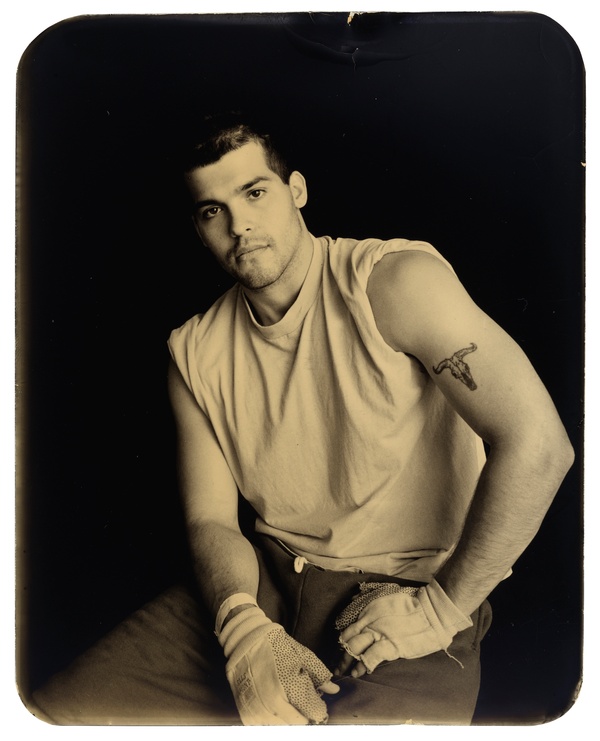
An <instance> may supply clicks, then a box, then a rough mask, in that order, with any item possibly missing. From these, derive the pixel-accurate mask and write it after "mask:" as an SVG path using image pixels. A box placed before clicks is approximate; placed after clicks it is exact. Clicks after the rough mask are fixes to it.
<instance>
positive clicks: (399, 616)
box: [336, 579, 473, 673]
mask: <svg viewBox="0 0 600 741" xmlns="http://www.w3.org/2000/svg"><path fill="white" fill-rule="evenodd" d="M360 586H361V591H360V594H358V595H357V596H356V597H355V598H354V599H353V600H352V602H351V603H350V604H349V605H348V606H347V607H346V608H345V609H344V610H343V611H342V612H341V614H340V615H339V617H338V618H337V620H336V628H337V629H338V630H340V631H341V633H340V643H341V644H342V646H343V647H344V648H345V650H346V651H347V652H348V653H349V654H350V655H351V656H353V657H354V658H356V659H358V660H360V661H362V663H363V664H364V666H365V668H366V670H367V672H368V673H371V672H373V670H374V669H375V668H376V667H377V666H379V664H381V663H382V662H383V661H393V660H395V659H416V658H420V657H421V656H427V655H429V654H432V653H435V652H436V651H446V653H447V649H448V646H449V645H450V644H451V643H452V639H453V638H454V636H455V635H456V634H457V633H458V632H459V631H461V630H465V629H466V628H469V627H470V626H472V625H473V621H472V620H471V618H470V617H467V616H466V615H463V614H462V612H460V610H459V609H458V608H457V607H456V606H455V605H454V603H453V602H452V601H451V600H450V599H449V597H448V596H447V595H446V593H445V592H444V590H443V589H442V588H441V586H440V585H439V584H438V583H437V582H436V581H435V579H434V580H433V581H432V582H431V583H430V584H427V585H426V586H422V587H418V588H417V587H402V586H399V585H397V584H380V583H373V584H361V585H360ZM459 663H460V662H459Z"/></svg>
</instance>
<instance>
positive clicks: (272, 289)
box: [243, 229, 313, 327]
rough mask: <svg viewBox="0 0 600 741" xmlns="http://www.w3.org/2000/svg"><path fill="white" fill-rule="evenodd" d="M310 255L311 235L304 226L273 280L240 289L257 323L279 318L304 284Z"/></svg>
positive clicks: (311, 252) (274, 322) (268, 322)
mask: <svg viewBox="0 0 600 741" xmlns="http://www.w3.org/2000/svg"><path fill="white" fill-rule="evenodd" d="M312 255H313V241H312V237H311V235H310V234H309V232H308V230H306V229H304V230H303V232H302V237H301V240H300V242H299V245H298V249H297V250H296V252H295V253H294V256H293V258H292V259H291V260H290V263H289V264H288V266H287V267H286V269H285V270H284V272H283V273H282V275H281V276H280V278H279V279H278V280H277V281H275V282H274V283H272V284H271V285H270V286H266V287H265V288H261V289H259V290H252V289H249V288H244V289H243V290H244V293H245V295H246V298H247V299H248V301H249V302H250V306H251V307H252V311H253V313H254V316H255V318H256V321H257V322H258V323H259V324H262V325H263V326H264V327H267V326H269V325H271V324H276V323H277V322H279V321H281V319H283V317H284V316H285V314H286V313H287V311H288V309H289V308H290V307H291V306H292V304H293V303H294V301H295V300H296V299H297V298H298V294H299V293H300V291H301V289H302V286H303V285H304V281H305V279H306V274H307V273H308V268H309V267H310V262H311V260H312Z"/></svg>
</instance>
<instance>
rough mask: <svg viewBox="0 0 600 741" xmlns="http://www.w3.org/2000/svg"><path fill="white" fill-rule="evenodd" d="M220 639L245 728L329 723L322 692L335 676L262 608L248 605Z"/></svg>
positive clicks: (228, 677)
mask: <svg viewBox="0 0 600 741" xmlns="http://www.w3.org/2000/svg"><path fill="white" fill-rule="evenodd" d="M237 604H238V605H239V604H243V602H238V603H237ZM224 617H225V616H222V620H223V619H224ZM222 620H221V622H222ZM218 639H219V643H220V644H221V646H222V647H223V650H224V652H225V656H226V657H227V664H226V668H225V673H226V675H227V679H228V681H229V684H230V686H231V689H232V692H233V696H234V699H235V703H236V706H237V709H238V712H239V714H240V718H241V720H242V723H243V724H244V725H306V724H308V723H314V724H318V723H326V722H327V718H328V715H327V706H326V705H325V702H324V701H323V700H322V699H321V694H320V692H319V690H318V688H319V687H320V686H321V685H323V684H324V683H325V682H327V681H328V680H330V679H331V677H332V674H331V672H330V671H329V670H328V669H327V667H326V666H325V665H324V664H323V663H322V662H321V661H320V659H318V658H317V656H316V655H315V654H314V653H313V652H312V651H310V650H309V649H308V648H306V647H305V646H303V645H302V644H300V643H298V642H297V641H295V640H294V639H293V638H292V637H291V636H289V635H288V634H287V633H286V632H285V630H284V629H283V627H282V626H281V625H278V624H277V623H274V622H272V621H271V620H269V618H267V616H266V615H265V613H264V612H263V611H262V610H261V609H260V608H259V607H258V606H249V607H246V608H245V609H244V610H242V611H241V612H239V613H238V614H237V615H235V616H234V617H232V618H231V619H230V620H228V621H227V622H226V623H225V625H224V627H223V628H222V630H221V631H220V633H219V634H218Z"/></svg>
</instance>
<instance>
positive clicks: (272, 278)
mask: <svg viewBox="0 0 600 741" xmlns="http://www.w3.org/2000/svg"><path fill="white" fill-rule="evenodd" d="M184 170H185V179H186V183H187V186H188V189H189V193H190V195H191V198H192V203H193V220H194V224H195V227H196V230H197V233H198V235H199V237H200V240H201V241H202V243H203V244H204V245H205V247H206V248H208V250H210V252H212V254H213V255H214V256H215V257H216V259H217V260H218V262H219V263H220V264H221V266H222V267H223V268H224V269H225V270H226V271H227V272H228V273H230V274H231V275H232V276H233V277H234V278H235V279H236V281H237V282H236V284H235V285H234V286H233V287H232V288H231V289H230V290H228V291H227V292H226V293H225V294H224V295H223V296H222V297H221V298H220V299H219V300H218V301H216V303H215V304H214V305H213V306H212V307H211V308H210V309H209V310H208V311H207V312H206V313H205V314H203V315H198V316H194V317H192V318H191V319H190V320H189V321H187V322H186V323H185V324H184V325H183V326H182V327H180V328H179V329H176V330H175V331H173V333H172V334H171V337H170V339H169V349H170V353H171V356H172V364H171V368H170V372H169V392H170V398H171V400H172V406H173V410H174V414H175V418H176V422H177V429H178V440H179V467H180V482H181V491H182V495H183V501H184V507H185V515H186V519H187V522H188V525H189V536H190V544H191V551H192V556H193V559H194V569H195V574H196V576H197V585H196V586H197V588H198V594H196V593H195V592H194V590H193V589H189V588H183V587H177V588H174V589H172V590H170V591H169V592H168V593H166V594H164V595H162V596H161V597H159V598H157V599H156V600H155V601H154V602H153V603H151V604H150V605H147V606H146V607H145V608H143V609H142V610H140V611H139V612H138V613H136V614H135V615H134V616H132V617H131V618H130V619H129V620H127V621H126V622H125V623H124V624H123V625H121V626H119V627H118V628H117V629H115V631H113V632H112V633H111V634H109V635H108V636H107V637H106V638H105V639H103V640H102V641H101V642H100V643H99V644H98V645H97V646H95V647H94V648H93V649H91V650H90V651H89V652H88V653H87V654H86V655H84V656H83V657H81V658H80V659H78V660H77V662H76V663H75V665H73V666H72V667H70V668H69V669H68V670H67V671H66V672H64V673H63V674H61V675H59V676H57V677H55V678H53V679H52V680H51V681H50V683H49V684H48V685H47V686H46V687H44V688H43V689H42V690H40V691H39V692H38V693H37V695H36V697H35V701H36V703H37V706H38V708H39V710H38V712H39V713H40V715H42V716H43V717H45V718H46V719H48V720H50V721H52V722H55V723H71V724H73V723H122V724H124V723H131V724H134V723H135V724H140V723H154V724H155V723H163V722H164V723H187V724H196V723H197V724H235V723H238V724H239V723H240V722H241V723H243V724H246V725H252V724H265V725H267V724H290V725H291V724H308V723H326V722H329V723H331V724H333V723H342V724H343V723H346V724H348V723H407V722H413V723H445V724H449V723H453V724H469V723H470V722H471V719H472V716H473V711H474V708H475V703H476V700H477V694H478V691H479V643H480V640H481V638H482V637H483V635H484V634H485V632H486V630H487V629H488V627H489V623H490V619H491V615H490V607H489V603H488V602H487V597H488V595H489V594H490V593H491V592H492V590H493V589H494V588H495V587H496V585H497V584H498V583H499V582H500V581H501V580H503V579H504V578H505V577H507V576H508V575H509V574H510V572H511V568H512V566H513V564H514V563H515V561H516V560H517V559H518V558H519V556H520V555H521V553H522V552H523V551H524V549H525V548H526V547H527V546H528V544H529V543H530V541H531V540H532V538H533V537H534V535H535V534H536V532H537V530H538V528H539V526H540V523H541V522H542V519H543V517H544V515H545V513H546V511H547V509H548V507H549V505H550V503H551V502H552V499H553V497H554V495H555V493H556V491H557V489H558V487H559V486H560V484H561V482H562V480H563V477H564V476H565V474H566V472H567V471H568V469H569V468H570V466H571V465H572V462H573V451H572V447H571V445H570V443H569V440H568V438H567V435H566V432H565V430H564V428H563V425H562V424H561V421H560V420H559V418H558V415H557V412H556V410H555V407H554V405H553V403H552V401H551V399H550V398H549V396H548V393H547V392H546V390H545V388H544V386H543V385H542V383H541V381H540V379H539V378H538V376H537V375H536V373H535V371H534V370H533V368H532V366H531V364H530V363H529V361H528V360H527V358H526V357H525V355H524V354H523V352H522V351H521V350H520V348H519V347H518V346H517V345H516V344H515V342H514V341H513V340H512V339H511V338H510V337H508V336H507V335H506V333H505V332H504V331H503V330H502V329H501V328H500V327H498V326H497V325H496V324H495V323H494V321H493V320H492V319H490V318H489V317H488V316H487V315H486V314H484V313H483V312H482V311H481V310H480V309H479V308H478V307H477V306H476V305H475V304H474V303H473V301H472V300H471V299H470V297H469V296H468V294H467V293H466V292H465V289H464V288H463V286H462V285H461V283H460V282H459V280H458V278H457V276H456V275H455V273H454V271H453V269H452V267H451V266H450V265H449V264H448V262H447V261H446V260H445V259H444V258H443V257H442V256H441V255H440V254H439V253H438V252H437V251H436V249H434V247H432V246H431V245H430V244H427V243H425V242H420V241H410V240H407V239H391V240H381V239H363V240H356V239H347V238H343V239H342V238H339V239H332V238H330V237H315V236H313V235H312V234H311V233H310V232H309V231H308V229H307V226H306V224H305V222H304V220H303V217H302V215H301V209H302V207H303V206H304V205H305V204H306V202H307V186H306V182H305V179H304V177H303V176H302V175H301V173H300V172H298V171H296V170H294V171H290V168H289V166H288V165H287V163H286V161H285V160H284V158H283V157H282V155H281V153H280V152H278V151H277V150H276V149H275V148H274V146H273V142H272V140H271V138H270V137H269V136H268V135H266V134H263V133H261V132H260V131H258V130H255V129H254V128H251V127H250V126H249V125H247V124H246V123H244V122H243V121H234V120H232V121H231V122H229V123H228V124H227V125H221V126H217V125H216V124H215V125H214V127H213V129H212V130H210V131H209V132H208V134H207V135H206V136H205V137H204V138H203V139H202V141H200V142H199V143H198V144H197V146H195V147H194V148H193V150H192V151H191V153H190V156H189V159H188V160H187V162H186V164H185V168H184ZM483 441H485V442H486V443H487V446H488V454H487V456H486V455H485V453H484V444H483ZM240 497H241V498H243V500H246V502H248V503H249V504H250V505H251V507H252V511H253V512H255V513H256V518H255V525H254V527H253V528H251V529H250V531H249V532H246V530H245V529H244V528H243V527H240V524H239V522H240V518H239V511H238V507H239V503H240V501H241V499H240Z"/></svg>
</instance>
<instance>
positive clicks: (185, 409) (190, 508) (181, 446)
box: [168, 362, 238, 529]
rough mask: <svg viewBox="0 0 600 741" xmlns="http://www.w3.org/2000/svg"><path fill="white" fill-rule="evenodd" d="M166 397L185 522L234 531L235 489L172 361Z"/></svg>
mask: <svg viewBox="0 0 600 741" xmlns="http://www.w3.org/2000/svg"><path fill="white" fill-rule="evenodd" d="M168 384H169V397H170V400H171V405H172V408H173V413H174V416H175V422H176V426H177V449H178V465H179V480H180V489H181V493H182V497H183V503H184V509H185V514H186V517H187V520H188V522H189V523H190V524H191V523H198V522H207V521H211V522H216V523H219V524H222V525H225V526H227V527H231V528H234V529H237V528H238V520H237V512H238V490H237V486H236V483H235V480H234V478H233V476H232V474H231V471H230V469H229V466H228V465H227V462H226V460H225V457H224V455H223V452H222V450H221V447H220V445H219V443H218V440H217V438H216V435H215V433H214V430H213V428H212V425H211V423H210V421H209V420H208V418H207V417H206V415H205V414H204V412H203V411H202V410H201V409H200V407H199V406H198V404H197V402H196V400H195V399H194V397H193V395H192V393H191V392H190V390H189V389H188V387H187V386H186V384H185V382H184V380H183V378H182V376H181V374H180V372H179V370H178V369H177V367H176V366H175V364H174V363H173V362H171V365H170V367H169V378H168Z"/></svg>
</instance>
